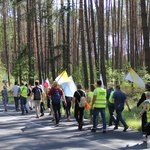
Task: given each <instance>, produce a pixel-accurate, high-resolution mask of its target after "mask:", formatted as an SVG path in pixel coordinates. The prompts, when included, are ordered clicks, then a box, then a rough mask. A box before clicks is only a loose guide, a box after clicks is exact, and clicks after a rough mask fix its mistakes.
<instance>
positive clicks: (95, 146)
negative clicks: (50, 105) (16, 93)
mask: <svg viewBox="0 0 150 150" xmlns="http://www.w3.org/2000/svg"><path fill="white" fill-rule="evenodd" d="M51 119H52V117H51V116H49V115H48V112H45V115H44V116H43V117H40V118H39V119H36V118H35V112H34V110H33V111H30V112H29V113H28V114H26V115H24V116H22V115H21V112H15V111H14V105H13V104H9V106H8V112H4V111H3V105H2V103H1V102H0V150H53V149H55V150H84V149H85V150H127V149H136V150H138V149H140V150H141V149H150V148H148V147H149V145H148V144H149V143H148V142H147V143H146V142H143V139H142V134H141V133H140V132H138V131H134V130H131V129H128V130H127V132H123V131H122V130H123V128H121V127H119V129H118V130H115V131H114V130H113V126H112V127H108V128H107V133H106V134H103V133H101V132H102V130H101V127H102V125H101V124H100V125H99V126H98V130H97V132H96V133H92V132H90V129H91V127H92V124H90V123H89V122H88V121H87V120H85V121H84V126H83V130H82V131H78V129H77V123H76V121H75V120H74V119H73V118H72V119H71V121H70V122H66V121H65V120H66V119H65V118H64V117H62V119H61V122H60V125H59V126H58V127H55V123H54V122H52V121H51Z"/></svg>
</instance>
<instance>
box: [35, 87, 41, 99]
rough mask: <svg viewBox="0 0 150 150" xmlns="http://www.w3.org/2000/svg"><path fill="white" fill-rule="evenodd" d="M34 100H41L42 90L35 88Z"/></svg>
mask: <svg viewBox="0 0 150 150" xmlns="http://www.w3.org/2000/svg"><path fill="white" fill-rule="evenodd" d="M34 100H41V89H40V88H38V87H35V93H34Z"/></svg>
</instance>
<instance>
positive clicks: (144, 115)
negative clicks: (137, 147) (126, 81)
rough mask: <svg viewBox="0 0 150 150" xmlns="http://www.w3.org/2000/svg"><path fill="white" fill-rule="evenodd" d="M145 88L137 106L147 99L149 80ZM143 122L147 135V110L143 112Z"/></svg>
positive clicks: (149, 87) (143, 128) (144, 131)
mask: <svg viewBox="0 0 150 150" xmlns="http://www.w3.org/2000/svg"><path fill="white" fill-rule="evenodd" d="M145 90H146V91H145V92H144V93H142V95H141V98H140V99H139V100H138V102H137V107H139V106H140V105H141V104H143V102H144V101H145V100H146V94H147V92H149V91H150V82H148V83H147V84H146V85H145ZM141 123H142V124H141V126H142V133H143V134H144V135H145V133H146V129H145V125H146V124H147V114H146V111H145V112H144V113H143V114H142V117H141Z"/></svg>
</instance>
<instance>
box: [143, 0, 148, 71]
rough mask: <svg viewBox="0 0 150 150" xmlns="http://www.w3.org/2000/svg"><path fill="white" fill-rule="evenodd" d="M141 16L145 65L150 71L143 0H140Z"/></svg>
mask: <svg viewBox="0 0 150 150" xmlns="http://www.w3.org/2000/svg"><path fill="white" fill-rule="evenodd" d="M141 17H142V29H143V39H144V51H145V66H146V67H147V71H148V72H149V73H150V57H149V56H150V48H149V28H148V24H147V13H146V3H145V0H141Z"/></svg>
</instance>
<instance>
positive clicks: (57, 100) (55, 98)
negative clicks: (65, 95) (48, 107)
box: [52, 89, 61, 104]
mask: <svg viewBox="0 0 150 150" xmlns="http://www.w3.org/2000/svg"><path fill="white" fill-rule="evenodd" d="M60 99H61V95H60V91H59V89H54V93H53V95H52V101H53V103H54V104H59V103H60Z"/></svg>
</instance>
